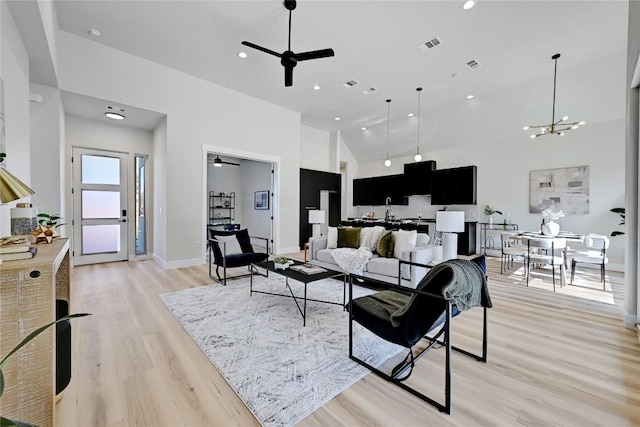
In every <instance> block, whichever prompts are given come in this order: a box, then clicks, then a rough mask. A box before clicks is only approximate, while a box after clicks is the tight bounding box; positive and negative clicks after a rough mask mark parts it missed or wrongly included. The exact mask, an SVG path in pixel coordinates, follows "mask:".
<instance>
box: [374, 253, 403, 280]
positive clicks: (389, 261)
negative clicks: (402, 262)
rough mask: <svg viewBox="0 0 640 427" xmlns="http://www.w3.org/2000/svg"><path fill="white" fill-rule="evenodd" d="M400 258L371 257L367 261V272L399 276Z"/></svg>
mask: <svg viewBox="0 0 640 427" xmlns="http://www.w3.org/2000/svg"><path fill="white" fill-rule="evenodd" d="M398 263H399V261H398V259H396V258H383V257H375V258H371V259H370V260H369V262H368V263H367V272H369V273H374V274H381V275H383V276H390V277H398Z"/></svg>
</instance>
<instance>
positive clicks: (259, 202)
mask: <svg viewBox="0 0 640 427" xmlns="http://www.w3.org/2000/svg"><path fill="white" fill-rule="evenodd" d="M253 203H254V207H255V208H256V209H258V210H269V190H264V191H256V192H255V193H254V197H253Z"/></svg>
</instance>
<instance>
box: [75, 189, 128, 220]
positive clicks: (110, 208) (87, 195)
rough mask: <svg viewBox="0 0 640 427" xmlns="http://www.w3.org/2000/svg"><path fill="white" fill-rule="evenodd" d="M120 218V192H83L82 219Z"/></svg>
mask: <svg viewBox="0 0 640 427" xmlns="http://www.w3.org/2000/svg"><path fill="white" fill-rule="evenodd" d="M98 218H117V219H119V218H120V192H119V191H94V190H82V219H98Z"/></svg>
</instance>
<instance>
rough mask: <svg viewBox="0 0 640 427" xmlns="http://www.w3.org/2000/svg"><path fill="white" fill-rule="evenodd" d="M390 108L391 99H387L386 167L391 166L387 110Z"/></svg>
mask: <svg viewBox="0 0 640 427" xmlns="http://www.w3.org/2000/svg"><path fill="white" fill-rule="evenodd" d="M390 110H391V100H390V99H387V159H386V160H385V161H384V165H385V166H386V167H389V166H391V160H389V111H390Z"/></svg>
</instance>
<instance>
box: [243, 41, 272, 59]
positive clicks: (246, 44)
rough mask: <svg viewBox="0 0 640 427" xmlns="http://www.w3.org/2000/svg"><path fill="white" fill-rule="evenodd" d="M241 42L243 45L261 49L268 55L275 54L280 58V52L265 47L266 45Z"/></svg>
mask: <svg viewBox="0 0 640 427" xmlns="http://www.w3.org/2000/svg"><path fill="white" fill-rule="evenodd" d="M242 44H243V45H245V46H249V47H252V48H254V49H257V50H259V51H262V52H264V53H268V54H269V55H273V56H277V57H278V58H280V57H281V56H282V54H280V53H278V52H274V51H272V50H271V49H267V48H266V47H262V46H258V45H257V44H253V43H251V42H242Z"/></svg>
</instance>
